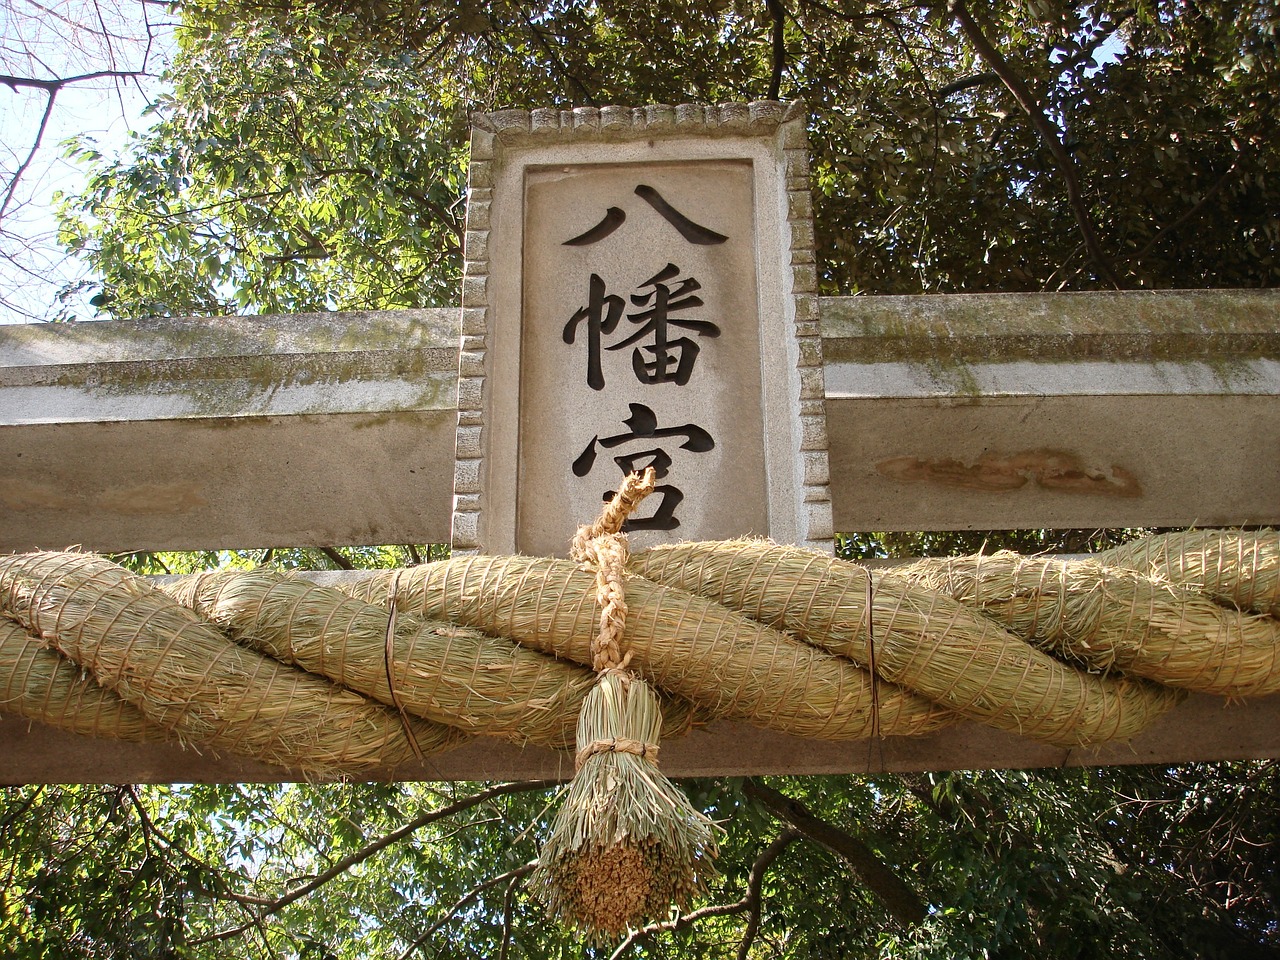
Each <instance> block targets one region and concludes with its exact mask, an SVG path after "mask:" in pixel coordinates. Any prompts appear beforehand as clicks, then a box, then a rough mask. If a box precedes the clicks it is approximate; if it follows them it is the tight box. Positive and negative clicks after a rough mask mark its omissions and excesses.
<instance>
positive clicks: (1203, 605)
mask: <svg viewBox="0 0 1280 960" xmlns="http://www.w3.org/2000/svg"><path fill="white" fill-rule="evenodd" d="M1104 556H1105V555H1104ZM886 576H888V577H894V578H897V577H901V578H905V579H907V580H909V581H910V582H912V583H915V584H918V585H920V586H923V587H926V588H928V589H930V590H936V591H939V592H941V593H945V594H947V595H948V596H951V597H954V598H955V599H956V600H958V601H961V602H962V603H964V604H965V605H966V606H968V607H971V608H974V609H977V610H980V611H982V612H983V613H984V614H986V615H987V616H988V617H991V618H992V619H994V620H996V621H998V622H999V623H1001V624H1003V625H1004V626H1005V627H1006V628H1007V629H1009V630H1012V631H1013V632H1014V633H1016V634H1017V635H1018V636H1020V637H1023V638H1025V639H1026V640H1028V641H1030V642H1032V643H1035V644H1037V645H1039V646H1042V647H1045V648H1047V649H1050V650H1053V651H1055V652H1058V653H1060V654H1062V655H1063V656H1065V657H1067V658H1069V659H1071V660H1072V661H1074V662H1076V663H1082V664H1085V665H1086V666H1087V667H1090V668H1094V669H1099V670H1108V669H1111V668H1113V667H1114V668H1116V669H1118V670H1122V671H1124V672H1125V673H1129V674H1132V675H1134V676H1139V677H1148V678H1150V679H1153V680H1157V681H1159V682H1160V683H1162V684H1166V685H1168V686H1172V687H1179V688H1181V689H1185V690H1195V691H1198V692H1200V693H1212V694H1216V695H1218V696H1225V697H1245V696H1259V695H1263V694H1268V693H1274V692H1275V691H1277V690H1280V620H1276V619H1275V618H1273V617H1269V616H1259V615H1254V614H1247V613H1243V612H1241V611H1239V610H1236V609H1234V608H1231V609H1228V608H1225V607H1223V606H1221V605H1219V604H1217V603H1215V602H1213V600H1211V599H1210V598H1209V597H1207V596H1205V595H1203V594H1201V593H1197V592H1194V591H1193V590H1191V589H1187V588H1184V587H1182V586H1180V585H1177V584H1173V583H1168V582H1166V581H1163V580H1153V579H1151V577H1150V576H1149V575H1146V574H1143V573H1139V572H1137V571H1135V570H1130V569H1124V568H1121V567H1109V566H1104V565H1103V564H1102V563H1099V562H1097V561H1096V560H1092V559H1087V560H1054V559H1052V558H1046V557H1023V556H1020V555H1018V554H1016V553H1011V552H1009V551H1001V552H999V553H995V554H989V555H985V556H972V557H957V558H951V559H939V560H921V561H918V562H917V563H914V564H911V565H910V566H907V567H901V568H896V569H894V570H893V571H890V572H889V573H887V574H886Z"/></svg>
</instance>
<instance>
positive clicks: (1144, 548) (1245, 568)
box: [1094, 530, 1280, 617]
mask: <svg viewBox="0 0 1280 960" xmlns="http://www.w3.org/2000/svg"><path fill="white" fill-rule="evenodd" d="M1094 559H1096V560H1097V561H1098V562H1099V563H1101V564H1103V565H1105V566H1109V567H1127V568H1129V569H1131V570H1137V571H1138V572H1139V573H1143V574H1146V575H1147V576H1152V577H1156V578H1157V579H1162V580H1168V581H1170V582H1171V583H1176V584H1179V585H1181V586H1184V587H1187V588H1189V589H1192V590H1198V591H1199V592H1201V593H1203V594H1206V595H1208V596H1209V597H1211V598H1212V599H1214V600H1216V601H1217V602H1219V603H1225V604H1229V605H1231V606H1233V607H1236V608H1239V609H1241V610H1253V611H1255V612H1257V613H1265V614H1268V615H1270V616H1273V617H1280V532H1278V531H1275V530H1258V531H1254V532H1249V531H1244V530H1187V531H1184V532H1182V533H1164V534H1159V535H1156V536H1152V537H1145V538H1144V539H1142V540H1135V541H1134V542H1133V543H1126V544H1124V545H1122V546H1119V547H1113V548H1112V549H1110V550H1106V551H1103V552H1102V553H1100V554H1098V555H1097V556H1096V557H1095V558H1094Z"/></svg>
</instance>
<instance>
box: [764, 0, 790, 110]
mask: <svg viewBox="0 0 1280 960" xmlns="http://www.w3.org/2000/svg"><path fill="white" fill-rule="evenodd" d="M764 5H765V7H767V8H768V10H769V16H770V17H771V18H772V19H773V53H772V56H773V72H772V74H771V75H770V76H769V92H768V93H767V94H766V95H765V99H766V100H777V99H778V96H779V95H780V94H781V92H782V72H783V71H784V70H785V69H786V68H787V34H786V27H787V8H786V7H784V6H783V5H782V0H765V4H764Z"/></svg>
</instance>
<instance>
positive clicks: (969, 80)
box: [936, 71, 1000, 100]
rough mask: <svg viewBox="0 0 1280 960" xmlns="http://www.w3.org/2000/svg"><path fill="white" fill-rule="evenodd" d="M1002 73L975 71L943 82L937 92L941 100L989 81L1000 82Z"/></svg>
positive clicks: (984, 84)
mask: <svg viewBox="0 0 1280 960" xmlns="http://www.w3.org/2000/svg"><path fill="white" fill-rule="evenodd" d="M999 82H1000V75H999V74H997V73H993V72H991V71H988V72H986V73H975V74H972V75H971V76H968V77H961V78H960V79H959V80H952V81H951V82H950V83H947V84H943V85H942V86H941V87H939V88H938V92H937V94H936V96H937V98H938V99H939V100H945V99H947V97H950V96H953V95H954V94H957V93H963V92H964V91H965V90H972V89H973V88H974V87H984V86H986V85H987V84H989V83H999Z"/></svg>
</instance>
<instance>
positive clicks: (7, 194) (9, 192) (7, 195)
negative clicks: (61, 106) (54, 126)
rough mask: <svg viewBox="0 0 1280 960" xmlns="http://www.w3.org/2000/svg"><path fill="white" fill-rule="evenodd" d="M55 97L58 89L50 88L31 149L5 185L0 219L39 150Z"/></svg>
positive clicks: (0, 203) (0, 206) (0, 201)
mask: <svg viewBox="0 0 1280 960" xmlns="http://www.w3.org/2000/svg"><path fill="white" fill-rule="evenodd" d="M15 89H16V88H15ZM57 99H58V89H57V88H54V89H51V90H50V91H49V99H48V101H47V102H46V103H45V105H44V113H43V114H41V115H40V126H39V127H38V128H37V129H36V135H35V138H34V139H33V140H32V141H31V149H30V150H29V151H28V152H27V156H26V158H25V159H24V160H23V161H22V163H20V164H18V168H17V169H16V170H14V171H13V176H12V177H10V178H9V185H8V186H7V187H5V190H4V199H3V200H0V220H3V219H4V215H5V211H6V210H8V209H9V204H10V203H12V202H13V195H14V193H15V192H16V191H17V189H18V183H19V181H21V180H22V175H23V174H24V173H26V172H27V169H28V168H29V167H30V166H31V161H32V160H34V159H35V156H36V154H37V153H39V152H40V144H41V143H43V142H44V134H45V131H46V130H48V129H49V118H50V117H52V116H53V105H54V103H55V101H56V100H57Z"/></svg>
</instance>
